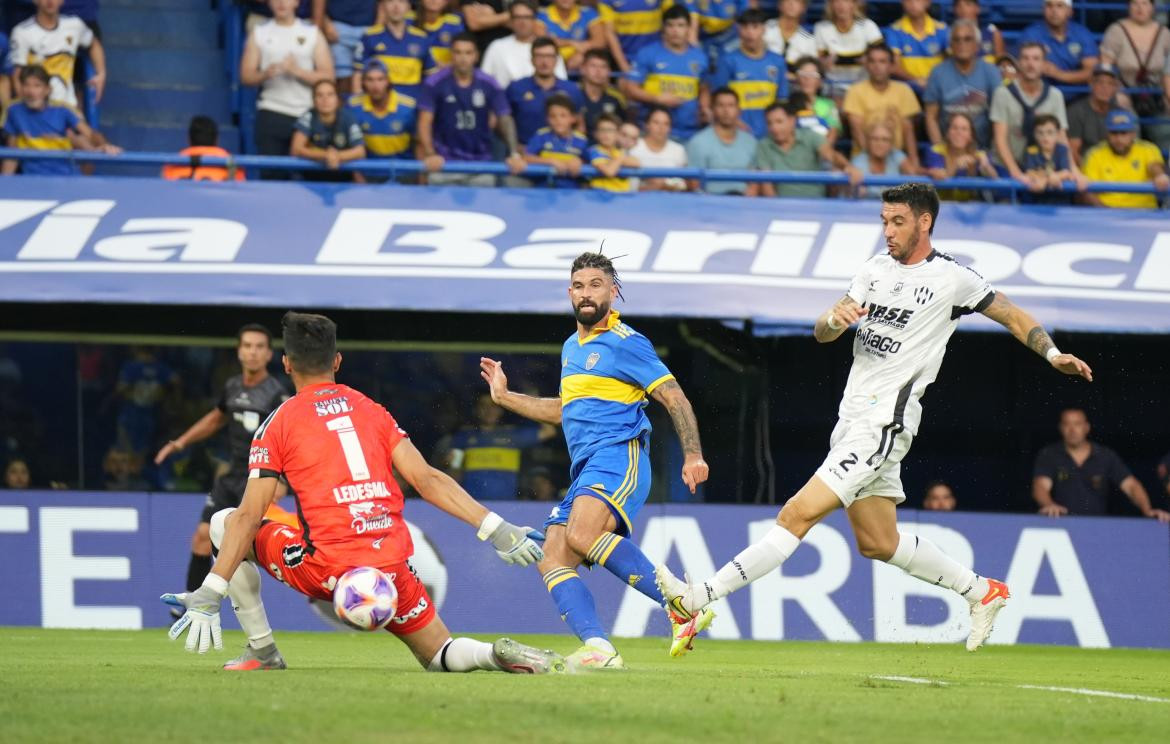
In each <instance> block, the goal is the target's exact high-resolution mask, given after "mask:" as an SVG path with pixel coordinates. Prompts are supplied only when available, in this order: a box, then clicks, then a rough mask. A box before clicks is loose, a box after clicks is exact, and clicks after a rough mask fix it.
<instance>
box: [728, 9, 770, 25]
mask: <svg viewBox="0 0 1170 744" xmlns="http://www.w3.org/2000/svg"><path fill="white" fill-rule="evenodd" d="M767 20H768V16H767V14H765V13H764V11H763V10H761V9H760V8H748V9H747V10H745V11H744V12H742V13H740V14H739V18H737V19H736V20H735V22H736V23H738V24H739V25H741V26H750V25H751V24H753V23H755V24H759V25H761V26H762V25H764V22H765V21H767Z"/></svg>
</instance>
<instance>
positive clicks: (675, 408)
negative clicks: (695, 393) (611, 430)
mask: <svg viewBox="0 0 1170 744" xmlns="http://www.w3.org/2000/svg"><path fill="white" fill-rule="evenodd" d="M650 396H651V397H652V398H654V400H656V401H658V402H659V403H661V404H662V405H663V406H665V407H666V410H667V412H669V413H670V420H671V421H673V422H674V430H675V432H677V433H678V440H679V443H681V444H682V450H683V455H684V458H683V466H682V479H683V483H685V484H686V486H687V488H689V489H690V490H691V493H694V492H695V488H696V487H697V486H698V485H699V484H700V483H702V482H703V481H705V480H707V476H708V475H709V474H710V469H709V468H708V467H707V463H706V462H705V461H704V460H703V446H702V444H700V443H699V422H698V421H697V420H696V419H695V411H694V409H693V408H691V402H690V401H689V400H687V396H686V393H684V392H683V389H682V387H681V386H680V385H679V384H678V382H677V381H675V380H667V381H666V382H664V383H662V384H661V385H659V386H658V387H656V388H654V391H653V392H652V393H650Z"/></svg>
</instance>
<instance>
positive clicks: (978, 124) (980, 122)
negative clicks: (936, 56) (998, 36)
mask: <svg viewBox="0 0 1170 744" xmlns="http://www.w3.org/2000/svg"><path fill="white" fill-rule="evenodd" d="M949 32H950V50H951V56H950V57H948V58H947V59H945V60H943V62H942V64H940V65H938V66H937V67H935V68H934V69H933V70H931V72H930V78H928V79H927V81H926V92H925V93H923V96H922V101H923V103H924V104H925V109H926V135H927V136H928V137H929V138H930V142H931V144H933V145H937V144H939V143H941V142H942V141H943V132H945V131H946V129H947V123H948V122H949V121H950V118H951V117H952V116H954V115H955V114H965V115H966V116H968V117H970V119H971V121H973V122H975V140H976V142H977V143H978V145H979V147H981V148H987V147H988V146H989V145H990V144H991V119H990V118H989V114H990V112H991V97H992V96H993V95H994V94H995V91H996V89H997V88H999V87H1000V85H1002V84H1003V80H1002V78H1001V77H1000V75H999V69H997V68H996V66H995V65H993V64H991V63H990V62H988V61H986V60H984V59H983V58H982V57H981V56H980V53H979V40H980V33H981V32H980V31H979V27H978V26H977V25H975V23H974V22H973V21H968V20H964V19H959V20H957V21H955V22H954V23H953V24H951V27H950V29H949Z"/></svg>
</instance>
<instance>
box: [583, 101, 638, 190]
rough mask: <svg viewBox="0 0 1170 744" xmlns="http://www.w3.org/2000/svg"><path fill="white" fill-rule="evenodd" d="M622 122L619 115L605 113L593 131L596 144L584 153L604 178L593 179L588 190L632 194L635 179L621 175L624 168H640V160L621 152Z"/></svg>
mask: <svg viewBox="0 0 1170 744" xmlns="http://www.w3.org/2000/svg"><path fill="white" fill-rule="evenodd" d="M621 124H622V123H621V122H620V121H619V120H618V118H617V117H616V116H613V115H611V114H602V115H601V116H599V117H597V128H596V129H594V130H593V141H594V142H595V143H596V144H593V145H590V146H589V149H588V150H586V151H585V159H586V160H587V161H588V162H589V164H590V165H592V166H593V167H594V168H596V169H597V170H598V171H599V172H600V173H601V175H600V176H598V177H596V178H593V179H590V181H589V188H591V189H599V190H601V191H612V192H615V193H621V192H627V191H633V190H634V185H633V179H630V178H626V177H625V176H621V175H619V174H620V173H621V170H622V168H637V167H639V166H640V165H641V163H639V162H638V159H637V158H635V157H634V156H633V155H630V154H629V153H628V152H626V151H625V150H623V149H622V147H621V145H620V144H619V143H618V129H619V127H621Z"/></svg>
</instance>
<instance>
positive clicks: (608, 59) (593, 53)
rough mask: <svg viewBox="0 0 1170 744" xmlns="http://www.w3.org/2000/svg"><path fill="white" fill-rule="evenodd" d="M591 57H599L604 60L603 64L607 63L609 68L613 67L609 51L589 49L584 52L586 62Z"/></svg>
mask: <svg viewBox="0 0 1170 744" xmlns="http://www.w3.org/2000/svg"><path fill="white" fill-rule="evenodd" d="M591 59H600V60H601V61H603V62H605V64H607V65H609V66H610V68H611V69H612V68H613V57H611V56H610V54H609V52H607V51H605V50H604V49H590V50H589V51H587V52H585V61H586V62H588V61H589V60H591Z"/></svg>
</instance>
